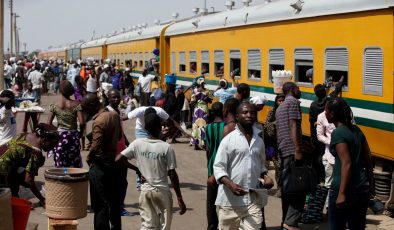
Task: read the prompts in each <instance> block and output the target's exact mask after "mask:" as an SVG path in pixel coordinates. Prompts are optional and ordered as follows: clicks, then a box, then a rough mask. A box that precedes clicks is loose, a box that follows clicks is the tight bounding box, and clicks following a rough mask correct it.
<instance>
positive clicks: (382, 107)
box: [178, 76, 394, 113]
mask: <svg viewBox="0 0 394 230" xmlns="http://www.w3.org/2000/svg"><path fill="white" fill-rule="evenodd" d="M178 79H179V80H182V81H190V82H191V81H193V78H189V77H180V76H178ZM205 82H206V83H207V84H211V85H219V81H217V80H205ZM250 90H252V91H255V92H261V93H269V94H274V89H273V88H271V87H266V86H257V85H251V86H250ZM301 98H302V99H306V100H311V101H314V100H316V99H317V98H316V96H315V94H313V93H307V92H302V94H301ZM345 99H346V101H347V102H348V103H349V105H350V106H351V107H357V108H361V109H370V110H374V111H379V112H384V113H394V104H388V103H382V102H375V101H366V100H360V99H353V98H345Z"/></svg>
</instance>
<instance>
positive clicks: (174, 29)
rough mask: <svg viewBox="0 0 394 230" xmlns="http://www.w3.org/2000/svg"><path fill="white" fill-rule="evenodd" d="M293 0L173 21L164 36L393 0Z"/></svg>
mask: <svg viewBox="0 0 394 230" xmlns="http://www.w3.org/2000/svg"><path fill="white" fill-rule="evenodd" d="M295 2H297V0H277V1H275V0H273V1H271V2H265V3H263V4H259V5H255V6H248V7H242V8H239V9H233V10H227V11H223V12H219V13H215V14H210V15H205V16H200V17H198V18H193V19H190V20H186V21H183V22H178V23H175V24H174V25H172V26H170V27H169V28H168V29H167V30H166V35H167V36H171V35H178V34H186V33H193V32H200V31H208V30H215V29H224V28H231V27H238V26H245V25H253V24H260V23H268V22H277V21H285V20H294V19H301V18H312V17H319V16H325V15H335V14H344V13H352V12H361V11H369V10H377V9H387V8H391V7H393V6H394V0H345V1H344V0H303V2H304V3H303V4H302V9H301V10H300V11H298V12H297V11H296V10H295V9H294V8H293V7H291V6H290V5H291V4H294V3H295Z"/></svg>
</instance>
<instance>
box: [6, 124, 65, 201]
mask: <svg viewBox="0 0 394 230" xmlns="http://www.w3.org/2000/svg"><path fill="white" fill-rule="evenodd" d="M58 141H59V134H58V132H57V129H56V127H54V126H52V125H48V124H44V123H40V124H38V125H37V128H36V129H35V130H34V132H33V133H25V134H22V135H20V136H18V137H16V138H14V139H12V140H11V141H9V142H8V143H7V144H5V145H1V146H0V187H8V188H10V189H11V193H12V196H15V197H18V193H19V186H20V185H22V186H24V187H28V188H30V190H31V191H32V192H33V194H34V195H35V196H36V197H37V198H38V199H39V200H40V204H41V205H42V206H45V198H44V197H43V196H42V195H41V193H40V191H39V190H38V188H37V186H36V184H35V182H34V177H35V176H37V175H38V169H39V168H40V167H41V166H43V165H44V162H45V157H44V155H43V154H42V151H43V150H44V151H49V150H50V149H52V148H53V147H55V145H56V144H57V143H58Z"/></svg>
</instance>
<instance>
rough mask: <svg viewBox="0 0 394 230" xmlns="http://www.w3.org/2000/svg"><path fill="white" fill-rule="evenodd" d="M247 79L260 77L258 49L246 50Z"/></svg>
mask: <svg viewBox="0 0 394 230" xmlns="http://www.w3.org/2000/svg"><path fill="white" fill-rule="evenodd" d="M248 79H251V80H256V79H257V80H259V79H261V53H260V50H258V49H255V50H248Z"/></svg>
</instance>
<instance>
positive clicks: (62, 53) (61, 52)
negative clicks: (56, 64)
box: [55, 47, 66, 61]
mask: <svg viewBox="0 0 394 230" xmlns="http://www.w3.org/2000/svg"><path fill="white" fill-rule="evenodd" d="M55 59H56V60H58V61H65V60H66V47H61V48H59V49H58V50H57V51H56V56H55Z"/></svg>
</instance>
